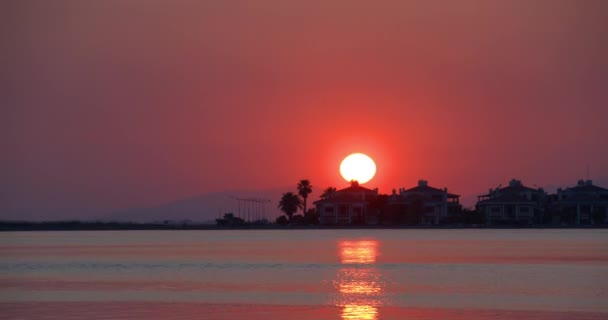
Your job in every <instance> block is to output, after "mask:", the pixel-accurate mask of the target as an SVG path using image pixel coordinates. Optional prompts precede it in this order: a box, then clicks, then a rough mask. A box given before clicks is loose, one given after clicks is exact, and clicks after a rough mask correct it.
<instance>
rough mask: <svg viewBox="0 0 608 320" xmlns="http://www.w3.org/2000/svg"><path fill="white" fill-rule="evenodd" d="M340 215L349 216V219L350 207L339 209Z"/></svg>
mask: <svg viewBox="0 0 608 320" xmlns="http://www.w3.org/2000/svg"><path fill="white" fill-rule="evenodd" d="M338 213H339V214H340V215H341V216H347V217H348V206H340V207H338Z"/></svg>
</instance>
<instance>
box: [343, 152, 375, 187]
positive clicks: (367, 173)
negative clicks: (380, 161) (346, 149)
mask: <svg viewBox="0 0 608 320" xmlns="http://www.w3.org/2000/svg"><path fill="white" fill-rule="evenodd" d="M340 174H342V177H343V178H344V179H345V180H346V181H352V180H356V181H357V182H359V183H366V182H368V181H370V180H371V179H372V178H373V177H374V175H375V174H376V164H375V163H374V160H372V158H370V157H369V156H367V155H365V154H363V153H353V154H351V155H349V156H348V157H346V158H344V160H342V163H341V164H340Z"/></svg>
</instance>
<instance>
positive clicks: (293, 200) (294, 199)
mask: <svg viewBox="0 0 608 320" xmlns="http://www.w3.org/2000/svg"><path fill="white" fill-rule="evenodd" d="M301 207H302V200H300V197H298V195H297V194H295V193H293V192H287V193H283V196H282V197H281V201H279V209H281V211H283V212H284V213H285V215H287V217H289V221H291V217H293V214H294V213H296V211H298V209H299V208H301Z"/></svg>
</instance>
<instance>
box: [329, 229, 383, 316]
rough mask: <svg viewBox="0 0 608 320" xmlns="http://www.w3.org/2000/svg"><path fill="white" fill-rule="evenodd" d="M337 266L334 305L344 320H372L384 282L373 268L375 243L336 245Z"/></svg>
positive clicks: (379, 300) (380, 297) (376, 242)
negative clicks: (341, 266) (337, 246)
mask: <svg viewBox="0 0 608 320" xmlns="http://www.w3.org/2000/svg"><path fill="white" fill-rule="evenodd" d="M339 254H340V263H341V264H343V265H344V267H343V268H341V269H340V270H338V275H337V280H336V281H335V287H336V289H337V291H338V298H337V299H336V302H335V303H336V305H337V306H340V307H342V312H341V316H342V319H344V320H355V319H361V320H364V319H365V320H376V319H377V318H378V308H377V307H378V306H380V305H381V304H382V302H383V301H382V293H383V290H384V282H383V281H382V279H381V274H380V272H379V271H378V270H377V269H376V268H374V266H373V264H374V263H375V262H376V258H377V256H378V241H375V240H359V241H346V240H344V241H340V242H339Z"/></svg>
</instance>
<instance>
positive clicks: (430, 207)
mask: <svg viewBox="0 0 608 320" xmlns="http://www.w3.org/2000/svg"><path fill="white" fill-rule="evenodd" d="M388 207H389V210H387V212H388V214H387V218H388V220H389V221H391V222H392V223H406V224H416V223H423V224H439V223H440V222H441V221H443V220H445V219H446V218H448V217H449V216H450V215H456V214H458V213H460V212H461V211H462V206H461V205H460V196H459V195H457V194H452V193H449V192H448V189H447V188H443V189H439V188H434V187H431V186H429V185H428V181H426V180H418V185H417V186H416V187H413V188H410V189H405V188H400V189H399V193H398V194H397V192H396V191H395V190H393V194H392V195H391V196H390V197H389V200H388Z"/></svg>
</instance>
